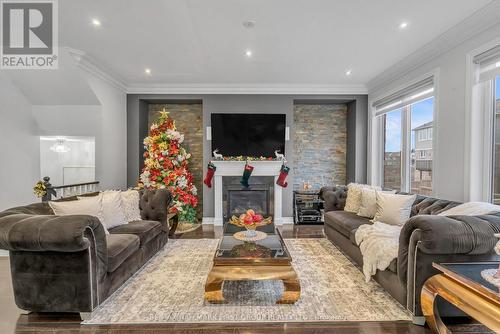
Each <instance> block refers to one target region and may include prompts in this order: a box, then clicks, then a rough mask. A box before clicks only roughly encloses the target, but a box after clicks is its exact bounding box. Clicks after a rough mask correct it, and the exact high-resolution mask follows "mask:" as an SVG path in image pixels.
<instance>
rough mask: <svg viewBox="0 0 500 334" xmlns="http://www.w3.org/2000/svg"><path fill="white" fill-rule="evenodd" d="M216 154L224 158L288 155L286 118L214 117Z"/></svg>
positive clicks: (259, 116) (214, 146) (267, 115)
mask: <svg viewBox="0 0 500 334" xmlns="http://www.w3.org/2000/svg"><path fill="white" fill-rule="evenodd" d="M211 120H212V151H214V150H215V149H218V150H219V153H220V154H222V155H223V156H240V155H242V156H247V157H260V156H263V157H274V151H275V150H278V151H279V152H281V153H284V152H285V126H286V115H284V114H212V117H211Z"/></svg>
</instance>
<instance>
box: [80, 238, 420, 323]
mask: <svg viewBox="0 0 500 334" xmlns="http://www.w3.org/2000/svg"><path fill="white" fill-rule="evenodd" d="M217 242H218V240H213V239H194V240H182V239H179V240H169V242H168V243H167V245H166V246H165V248H164V249H163V250H162V251H160V252H159V253H158V254H157V255H155V256H154V257H153V258H152V259H151V260H150V261H149V262H148V263H147V264H146V265H145V266H144V267H143V268H142V269H141V270H140V271H139V272H137V273H136V274H135V275H134V276H133V277H131V278H130V279H129V280H128V281H127V282H126V283H125V284H124V285H123V286H122V287H121V288H120V289H119V290H117V291H116V292H115V293H114V294H113V295H112V296H111V297H109V298H108V299H107V300H106V301H105V302H104V303H103V304H102V305H100V306H99V308H98V309H97V310H95V311H94V312H93V314H92V317H91V318H90V319H89V320H87V321H84V322H83V323H84V324H120V323H123V324H130V323H209V322H253V321H258V322H293V321H300V322H305V321H396V320H410V317H409V314H408V313H407V312H406V311H405V309H404V308H403V307H402V306H401V305H400V304H398V302H396V301H395V300H394V299H393V298H392V297H391V296H390V295H389V294H387V293H386V292H385V291H384V290H383V289H382V288H381V287H380V286H379V285H378V284H377V283H376V282H370V283H365V280H364V277H363V274H362V273H361V272H360V271H359V270H358V269H357V268H356V267H355V266H354V265H353V264H352V263H351V262H350V261H349V260H348V259H347V258H346V257H345V256H344V255H342V253H341V252H340V251H339V250H338V249H337V248H335V247H334V246H333V245H332V244H331V243H330V242H329V241H328V240H327V239H322V238H321V239H286V241H285V242H286V244H287V247H288V249H289V251H290V253H291V254H292V258H293V266H294V268H295V270H296V272H297V275H298V276H299V279H300V284H301V287H302V294H301V298H300V300H299V301H298V302H297V303H296V304H294V305H276V304H275V302H276V300H278V299H279V298H280V296H281V293H282V292H283V283H282V282H281V281H251V282H242V281H239V282H225V283H224V285H223V293H224V297H225V298H226V300H227V301H228V303H227V304H223V305H219V304H216V305H214V304H209V303H207V302H205V300H204V298H203V294H204V286H205V280H206V277H207V274H208V272H209V270H210V268H211V265H212V258H213V255H214V252H215V249H216V247H217Z"/></svg>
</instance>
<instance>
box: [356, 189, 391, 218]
mask: <svg viewBox="0 0 500 334" xmlns="http://www.w3.org/2000/svg"><path fill="white" fill-rule="evenodd" d="M382 192H383V193H386V194H395V193H396V191H395V190H390V191H382ZM376 213H377V190H375V189H373V188H367V187H365V188H363V189H361V205H360V206H359V211H358V216H360V217H365V218H370V219H372V218H373V217H375V214H376Z"/></svg>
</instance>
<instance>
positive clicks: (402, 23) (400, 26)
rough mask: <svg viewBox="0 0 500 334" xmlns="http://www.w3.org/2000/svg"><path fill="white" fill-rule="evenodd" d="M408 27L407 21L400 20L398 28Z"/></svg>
mask: <svg viewBox="0 0 500 334" xmlns="http://www.w3.org/2000/svg"><path fill="white" fill-rule="evenodd" d="M406 28H408V22H401V23H400V24H399V29H401V30H403V29H406Z"/></svg>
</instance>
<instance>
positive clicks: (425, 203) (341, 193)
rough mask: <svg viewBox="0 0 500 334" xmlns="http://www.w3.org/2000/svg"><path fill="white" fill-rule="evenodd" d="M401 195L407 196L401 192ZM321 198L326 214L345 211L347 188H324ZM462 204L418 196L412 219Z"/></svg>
mask: <svg viewBox="0 0 500 334" xmlns="http://www.w3.org/2000/svg"><path fill="white" fill-rule="evenodd" d="M400 194H407V193H403V192H400ZM320 197H321V198H322V199H323V200H324V201H325V212H328V211H338V210H343V209H344V206H345V200H346V198H347V187H346V186H333V187H323V188H321V190H320ZM459 204H461V203H459V202H454V201H449V200H445V199H439V198H434V197H427V196H423V195H417V198H416V199H415V202H414V203H413V206H412V208H411V217H413V216H417V215H437V214H439V213H441V212H443V211H446V210H448V209H450V208H453V207H455V206H457V205H459Z"/></svg>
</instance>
